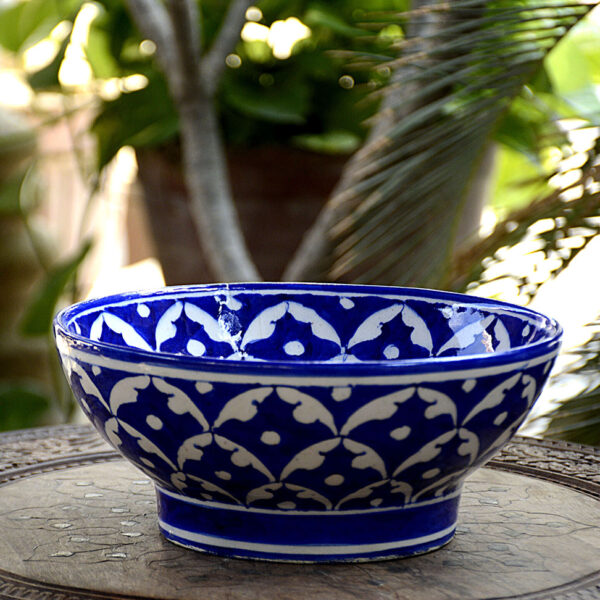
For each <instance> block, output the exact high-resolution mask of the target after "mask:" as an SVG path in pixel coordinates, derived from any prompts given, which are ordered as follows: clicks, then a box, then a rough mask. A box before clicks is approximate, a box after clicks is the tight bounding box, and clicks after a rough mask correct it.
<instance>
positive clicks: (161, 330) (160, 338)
mask: <svg viewBox="0 0 600 600" xmlns="http://www.w3.org/2000/svg"><path fill="white" fill-rule="evenodd" d="M182 311H183V304H182V303H181V302H175V304H173V305H172V306H170V307H169V308H168V309H167V310H166V311H165V312H164V313H163V315H162V317H161V318H160V319H159V320H158V323H157V324H156V332H155V338H156V342H155V343H156V349H157V350H160V347H161V345H162V343H163V342H166V341H167V340H170V339H171V338H174V337H175V336H176V335H177V327H175V321H177V319H179V317H180V316H181V313H182Z"/></svg>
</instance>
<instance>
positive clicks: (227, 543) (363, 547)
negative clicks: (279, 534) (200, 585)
mask: <svg viewBox="0 0 600 600" xmlns="http://www.w3.org/2000/svg"><path fill="white" fill-rule="evenodd" d="M158 522H159V525H160V527H161V529H162V530H163V531H164V532H165V533H166V534H167V535H173V536H177V537H178V538H181V539H182V540H184V541H185V540H187V541H190V542H193V543H197V544H204V545H206V546H213V547H218V548H228V549H230V550H246V551H249V552H262V553H265V554H282V555H289V554H300V555H306V556H327V555H336V554H342V555H343V554H369V553H372V552H385V551H387V550H395V549H399V548H406V547H408V546H418V545H420V544H427V543H429V542H435V541H436V540H439V539H442V538H443V537H445V536H447V535H449V534H451V533H452V532H453V531H454V530H455V529H456V522H454V523H453V524H452V525H450V527H446V529H442V530H441V531H437V532H436V533H431V534H429V535H424V536H421V537H417V538H412V539H410V540H397V541H394V542H381V543H377V544H344V545H339V546H338V545H318V546H317V545H315V546H309V545H306V546H301V545H298V546H296V545H291V544H262V543H260V542H244V541H242V540H231V539H226V538H221V537H216V536H212V535H205V534H203V533H194V532H190V531H186V530H185V529H179V528H178V527H172V526H171V525H168V524H167V523H165V522H164V521H161V520H160V519H159V521H158Z"/></svg>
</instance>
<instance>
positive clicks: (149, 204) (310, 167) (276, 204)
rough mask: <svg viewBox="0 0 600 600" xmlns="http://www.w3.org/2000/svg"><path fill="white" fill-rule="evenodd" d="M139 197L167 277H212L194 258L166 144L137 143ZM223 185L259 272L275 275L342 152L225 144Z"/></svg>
mask: <svg viewBox="0 0 600 600" xmlns="http://www.w3.org/2000/svg"><path fill="white" fill-rule="evenodd" d="M137 159H138V166H139V172H138V177H139V180H140V183H141V186H142V190H143V195H144V202H145V206H146V209H147V212H148V215H149V223H150V229H151V232H152V235H153V238H154V242H155V244H156V250H157V254H158V258H159V260H160V261H161V264H162V267H163V271H164V273H165V279H166V282H167V284H169V285H171V284H183V283H204V282H211V281H215V279H216V278H215V277H214V275H213V274H212V273H211V272H210V269H209V268H208V265H207V264H206V261H205V260H204V259H203V258H202V251H201V249H200V242H199V239H198V235H197V233H196V231H195V229H194V227H193V222H192V219H191V216H190V212H189V207H188V200H187V196H186V191H185V185H184V183H183V178H182V175H181V170H180V168H179V167H178V166H177V163H175V162H174V160H176V159H177V156H175V157H174V156H173V155H172V154H171V155H169V153H168V151H165V152H159V151H145V150H138V151H137ZM227 159H228V166H229V170H230V176H231V186H232V190H233V195H234V199H235V202H236V206H237V209H238V213H239V217H240V221H241V224H242V229H243V232H244V235H245V238H246V241H247V244H248V248H249V250H250V252H251V254H252V256H253V258H254V260H255V261H256V264H257V266H258V268H259V271H260V273H261V275H262V277H263V278H264V279H265V280H267V281H277V280H279V279H280V278H281V275H282V273H283V270H284V268H285V266H286V265H287V263H288V262H289V260H290V259H291V257H292V255H293V253H294V251H295V249H296V247H297V246H298V244H299V243H300V240H301V239H302V236H303V234H304V233H305V232H306V230H307V229H308V228H309V227H310V225H311V224H312V222H313V221H314V219H315V218H316V216H317V214H318V213H319V211H320V210H321V208H322V206H323V204H324V203H325V201H326V200H327V197H328V196H329V194H330V192H331V190H332V189H333V187H334V186H335V184H336V182H337V180H338V178H339V176H340V174H341V171H342V168H343V166H344V164H345V162H346V160H347V157H340V156H325V155H320V154H314V153H310V152H304V151H301V150H296V149H292V148H287V147H273V146H266V147H262V148H252V149H243V150H240V149H235V150H229V151H228V156H227Z"/></svg>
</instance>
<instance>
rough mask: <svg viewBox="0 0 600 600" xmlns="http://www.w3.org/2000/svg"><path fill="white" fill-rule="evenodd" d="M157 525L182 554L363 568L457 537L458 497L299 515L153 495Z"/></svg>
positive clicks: (166, 493)
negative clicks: (186, 550)
mask: <svg viewBox="0 0 600 600" xmlns="http://www.w3.org/2000/svg"><path fill="white" fill-rule="evenodd" d="M156 492H157V503H158V524H159V529H160V531H161V533H162V534H163V536H164V537H165V538H166V539H167V540H169V541H170V542H173V543H175V544H177V545H179V546H184V547H186V548H190V549H193V550H197V551H200V552H208V553H211V554H218V555H221V556H227V557H232V558H247V559H256V560H270V561H280V562H295V563H298V562H309V563H316V562H362V561H374V560H389V559H393V558H403V557H408V556H414V555H416V554H424V553H426V552H431V551H433V550H436V549H438V548H441V547H442V546H444V545H445V544H447V543H448V542H450V541H451V540H452V538H453V537H454V533H455V529H456V520H457V514H458V505H459V500H460V490H458V491H456V492H454V493H453V494H449V495H447V496H443V497H440V498H435V499H432V500H428V501H424V502H420V503H415V504H410V505H407V506H403V507H398V508H381V509H368V510H348V511H343V510H329V511H299V510H271V509H256V508H248V507H242V506H237V505H228V504H222V503H216V502H204V501H201V500H196V499H193V498H189V497H186V496H183V495H180V494H176V493H174V492H171V491H166V490H163V489H161V488H158V487H157V489H156Z"/></svg>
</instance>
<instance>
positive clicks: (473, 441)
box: [458, 427, 479, 464]
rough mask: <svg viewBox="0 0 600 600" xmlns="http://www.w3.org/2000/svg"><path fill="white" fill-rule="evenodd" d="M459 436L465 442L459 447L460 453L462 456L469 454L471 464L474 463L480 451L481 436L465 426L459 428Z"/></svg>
mask: <svg viewBox="0 0 600 600" xmlns="http://www.w3.org/2000/svg"><path fill="white" fill-rule="evenodd" d="M458 437H460V439H461V440H463V443H462V444H461V445H460V446H459V447H458V453H459V454H460V455H461V456H468V457H469V464H473V461H474V460H475V459H476V458H477V455H478V453H479V438H478V437H477V435H476V434H474V433H473V432H472V431H469V430H468V429H465V428H464V427H461V428H460V429H459V430H458Z"/></svg>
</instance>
